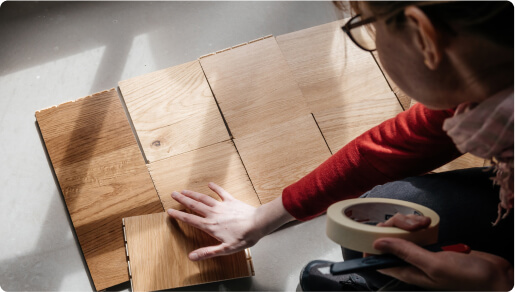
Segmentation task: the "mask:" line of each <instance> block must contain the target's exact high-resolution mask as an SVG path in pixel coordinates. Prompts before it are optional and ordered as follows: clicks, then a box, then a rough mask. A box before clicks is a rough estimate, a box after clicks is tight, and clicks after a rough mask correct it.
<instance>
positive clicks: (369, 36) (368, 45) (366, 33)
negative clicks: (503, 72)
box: [342, 0, 511, 52]
mask: <svg viewBox="0 0 515 292" xmlns="http://www.w3.org/2000/svg"><path fill="white" fill-rule="evenodd" d="M452 2H459V1H445V0H444V1H419V2H417V3H416V4H414V5H416V6H418V7H424V6H434V5H440V4H446V3H452ZM506 3H509V2H508V1H506ZM509 5H511V4H509ZM501 8H503V7H501ZM404 9H405V7H404V6H401V7H399V8H398V9H396V10H394V11H392V12H391V13H388V14H386V15H383V16H380V17H373V16H372V17H370V18H365V19H363V17H362V16H361V14H357V15H355V16H353V17H352V18H351V19H349V21H347V23H345V25H344V26H342V30H343V31H344V32H345V33H346V34H347V35H348V36H349V38H350V39H351V40H352V41H353V42H354V43H355V44H356V45H357V46H358V47H360V48H361V49H363V50H365V51H368V52H373V51H375V50H376V30H375V27H374V26H373V25H372V23H373V22H375V21H377V20H378V19H379V18H381V19H385V20H388V19H391V18H392V17H393V16H395V15H397V14H398V13H400V12H402V11H404Z"/></svg>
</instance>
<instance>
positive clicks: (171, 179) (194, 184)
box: [148, 141, 260, 210]
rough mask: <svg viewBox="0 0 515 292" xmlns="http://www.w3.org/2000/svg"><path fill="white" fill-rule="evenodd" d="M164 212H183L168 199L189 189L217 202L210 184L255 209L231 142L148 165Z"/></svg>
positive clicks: (253, 194) (251, 190)
mask: <svg viewBox="0 0 515 292" xmlns="http://www.w3.org/2000/svg"><path fill="white" fill-rule="evenodd" d="M148 169H149V171H150V175H151V176H152V179H153V180H154V185H155V187H156V189H157V192H158V194H159V196H160V198H161V202H163V206H164V208H165V210H166V209H169V208H173V209H178V210H180V209H184V206H183V205H181V204H180V203H178V202H177V201H175V200H174V199H172V198H171V197H170V194H171V193H172V192H173V191H179V192H180V191H182V190H185V189H187V190H192V191H195V192H199V193H203V194H206V195H209V196H211V197H213V198H215V199H217V200H220V198H219V197H218V195H217V194H216V193H214V192H213V191H211V189H209V188H208V186H207V184H208V183H209V182H214V183H216V184H218V185H219V186H221V187H223V188H224V189H225V190H226V191H228V192H229V193H230V194H232V195H233V196H234V197H235V198H237V199H238V200H241V201H243V202H245V203H247V204H250V205H252V206H255V207H258V206H259V205H260V202H259V199H258V197H257V195H256V192H255V191H254V188H253V187H252V184H251V183H250V180H249V177H248V176H247V172H246V171H245V168H244V167H243V164H242V163H241V159H240V156H239V155H238V153H237V151H236V148H235V147H234V144H233V142H232V141H225V142H220V143H217V144H214V145H210V146H207V147H204V148H200V149H197V150H194V151H191V152H187V153H183V154H180V155H177V156H173V157H170V158H166V159H163V160H160V161H156V162H154V163H151V164H149V165H148Z"/></svg>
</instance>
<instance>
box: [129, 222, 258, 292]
mask: <svg viewBox="0 0 515 292" xmlns="http://www.w3.org/2000/svg"><path fill="white" fill-rule="evenodd" d="M124 224H125V227H124V229H125V235H126V240H127V249H128V255H129V266H130V271H131V277H132V279H131V282H132V291H155V290H163V289H171V288H177V287H184V286H190V285H196V284H202V283H207V282H213V281H221V280H227V279H233V278H241V277H250V276H253V268H252V259H251V258H250V255H249V254H246V252H245V251H240V252H238V253H235V254H232V255H229V256H222V257H215V258H212V259H207V260H204V261H198V262H192V261H190V260H189V259H188V253H189V252H191V251H193V250H195V249H197V248H199V247H204V246H210V245H216V244H218V241H217V240H215V239H214V238H212V237H211V236H209V235H208V234H206V233H204V232H202V231H200V230H198V229H196V228H194V227H191V226H189V225H187V224H184V223H182V222H178V221H177V220H175V219H170V218H169V216H168V214H167V213H159V214H151V215H143V216H136V217H130V218H125V219H124ZM126 264H127V263H126Z"/></svg>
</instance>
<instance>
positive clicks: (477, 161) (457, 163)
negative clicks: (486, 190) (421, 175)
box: [433, 153, 487, 172]
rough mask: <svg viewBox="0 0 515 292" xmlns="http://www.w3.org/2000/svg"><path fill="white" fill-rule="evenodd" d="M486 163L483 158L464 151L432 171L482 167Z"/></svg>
mask: <svg viewBox="0 0 515 292" xmlns="http://www.w3.org/2000/svg"><path fill="white" fill-rule="evenodd" d="M486 164H487V161H486V160H485V159H483V158H480V157H477V156H474V155H472V154H470V153H466V154H464V155H462V156H460V157H458V158H456V159H454V160H453V161H451V162H449V163H447V164H445V165H443V166H441V167H439V168H437V169H435V170H433V172H444V171H451V170H457V169H464V168H472V167H483V166H485V165H486Z"/></svg>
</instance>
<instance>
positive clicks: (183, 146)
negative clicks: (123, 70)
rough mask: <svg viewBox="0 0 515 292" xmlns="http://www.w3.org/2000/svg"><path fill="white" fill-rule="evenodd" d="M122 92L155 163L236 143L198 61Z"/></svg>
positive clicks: (123, 86) (131, 83)
mask: <svg viewBox="0 0 515 292" xmlns="http://www.w3.org/2000/svg"><path fill="white" fill-rule="evenodd" d="M119 87H120V91H121V92H122V95H123V98H124V100H125V103H126V105H127V109H128V111H129V114H130V116H131V119H132V122H133V124H134V127H135V129H136V132H137V134H138V137H139V139H140V142H141V146H142V148H143V151H144V152H145V156H146V158H147V160H148V161H149V162H153V161H157V160H160V159H164V158H167V157H171V156H173V155H177V154H180V153H184V152H187V151H191V150H194V149H198V148H201V147H204V146H207V145H211V144H215V143H217V142H221V141H225V140H229V139H230V137H229V133H228V132H227V129H226V127H225V124H224V122H223V119H222V116H221V115H220V111H219V110H218V107H217V105H216V101H215V99H214V97H213V95H212V93H211V89H210V88H209V84H208V83H207V81H206V78H205V76H204V72H203V71H202V68H201V67H200V63H199V62H198V61H193V62H189V63H185V64H181V65H178V66H174V67H170V68H167V69H164V70H159V71H156V72H152V73H149V74H146V75H143V76H139V77H135V78H132V79H129V80H125V81H120V82H119Z"/></svg>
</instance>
